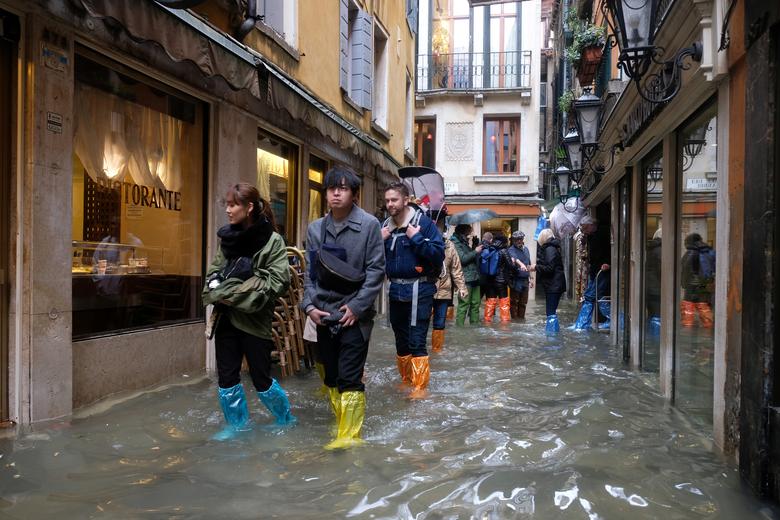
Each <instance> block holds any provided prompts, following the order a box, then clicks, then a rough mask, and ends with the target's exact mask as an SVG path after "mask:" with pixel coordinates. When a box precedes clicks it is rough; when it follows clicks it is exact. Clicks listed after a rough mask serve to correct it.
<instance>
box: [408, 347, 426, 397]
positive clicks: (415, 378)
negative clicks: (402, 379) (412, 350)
mask: <svg viewBox="0 0 780 520" xmlns="http://www.w3.org/2000/svg"><path fill="white" fill-rule="evenodd" d="M430 379H431V365H430V363H429V362H428V356H419V357H413V358H412V386H413V388H412V393H411V394H409V398H410V399H424V398H425V397H428V381H429V380H430Z"/></svg>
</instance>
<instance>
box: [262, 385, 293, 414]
mask: <svg viewBox="0 0 780 520" xmlns="http://www.w3.org/2000/svg"><path fill="white" fill-rule="evenodd" d="M257 397H259V398H260V400H261V401H262V402H263V404H264V405H265V407H266V408H268V410H269V411H270V412H271V413H272V414H273V415H274V417H275V418H276V424H279V425H285V424H290V423H293V422H295V417H294V416H293V415H292V414H291V413H290V401H289V400H288V399H287V394H286V393H284V389H283V388H282V387H281V385H279V382H278V381H277V380H276V379H272V383H271V386H270V387H269V388H268V390H266V391H265V392H257Z"/></svg>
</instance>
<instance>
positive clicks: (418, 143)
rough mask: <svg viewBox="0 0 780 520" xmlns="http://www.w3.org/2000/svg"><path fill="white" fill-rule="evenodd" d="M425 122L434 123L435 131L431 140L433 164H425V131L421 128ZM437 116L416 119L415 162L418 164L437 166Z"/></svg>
mask: <svg viewBox="0 0 780 520" xmlns="http://www.w3.org/2000/svg"><path fill="white" fill-rule="evenodd" d="M423 124H433V131H432V132H430V133H431V135H432V138H431V141H432V142H433V143H432V144H433V164H432V165H427V164H423V156H424V154H423V132H422V131H420V130H419V128H420V127H421V125H423ZM436 131H437V125H436V118H435V117H419V118H416V119H415V120H414V164H415V165H416V166H429V167H431V168H436Z"/></svg>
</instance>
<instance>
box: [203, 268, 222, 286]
mask: <svg viewBox="0 0 780 520" xmlns="http://www.w3.org/2000/svg"><path fill="white" fill-rule="evenodd" d="M222 281H223V279H222V275H221V274H220V273H219V272H216V273H211V275H209V277H208V278H206V286H207V287H208V288H209V289H216V288H217V287H219V285H220V284H221V283H222Z"/></svg>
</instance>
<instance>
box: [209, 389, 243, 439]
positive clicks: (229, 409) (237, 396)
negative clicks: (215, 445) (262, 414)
mask: <svg viewBox="0 0 780 520" xmlns="http://www.w3.org/2000/svg"><path fill="white" fill-rule="evenodd" d="M219 404H220V406H221V407H222V413H223V414H225V422H227V426H225V427H224V428H222V430H221V431H219V432H218V433H216V434H214V435H213V436H212V437H211V438H212V439H213V440H215V441H226V440H229V439H232V438H233V437H235V436H236V435H237V434H238V433H239V432H242V431H246V430H248V429H249V409H248V408H247V405H246V394H244V387H243V386H241V383H239V384H237V385H236V386H231V387H230V388H220V389H219Z"/></svg>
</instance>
